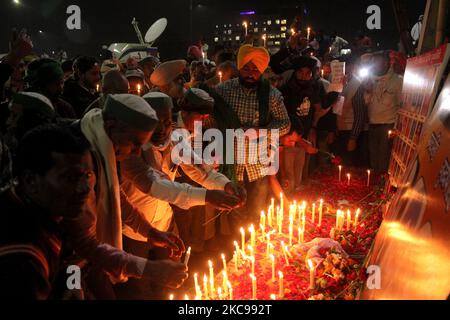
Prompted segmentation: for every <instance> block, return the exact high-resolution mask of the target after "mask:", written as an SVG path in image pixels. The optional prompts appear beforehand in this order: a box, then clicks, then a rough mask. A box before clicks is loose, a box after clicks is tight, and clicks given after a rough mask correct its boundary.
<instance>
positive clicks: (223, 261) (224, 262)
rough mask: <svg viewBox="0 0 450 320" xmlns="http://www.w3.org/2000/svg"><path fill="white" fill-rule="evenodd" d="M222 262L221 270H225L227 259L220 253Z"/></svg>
mask: <svg viewBox="0 0 450 320" xmlns="http://www.w3.org/2000/svg"><path fill="white" fill-rule="evenodd" d="M221 257H222V263H223V271H225V272H227V260H226V259H225V255H224V254H223V253H222V255H221Z"/></svg>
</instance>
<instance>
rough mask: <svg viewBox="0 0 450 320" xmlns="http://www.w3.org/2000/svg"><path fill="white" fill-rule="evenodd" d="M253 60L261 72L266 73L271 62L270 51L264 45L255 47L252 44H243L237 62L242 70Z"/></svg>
mask: <svg viewBox="0 0 450 320" xmlns="http://www.w3.org/2000/svg"><path fill="white" fill-rule="evenodd" d="M249 62H253V64H254V65H255V66H256V67H257V68H258V70H259V72H261V73H264V71H266V69H267V67H268V66H269V62H270V55H269V52H267V50H266V49H265V48H263V47H254V46H252V45H250V44H246V45H243V46H242V47H241V48H240V49H239V53H238V57H237V63H238V69H239V70H241V69H242V68H243V67H244V66H245V65H246V64H247V63H249Z"/></svg>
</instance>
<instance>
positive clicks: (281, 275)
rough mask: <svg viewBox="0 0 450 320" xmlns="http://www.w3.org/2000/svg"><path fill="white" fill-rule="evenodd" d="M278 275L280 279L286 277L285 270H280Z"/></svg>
mask: <svg viewBox="0 0 450 320" xmlns="http://www.w3.org/2000/svg"><path fill="white" fill-rule="evenodd" d="M278 277H279V278H280V279H283V277H284V275H283V272H281V271H278Z"/></svg>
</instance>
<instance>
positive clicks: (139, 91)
mask: <svg viewBox="0 0 450 320" xmlns="http://www.w3.org/2000/svg"><path fill="white" fill-rule="evenodd" d="M137 93H138V96H140V95H141V85H140V84H138V85H137Z"/></svg>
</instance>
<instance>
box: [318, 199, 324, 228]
mask: <svg viewBox="0 0 450 320" xmlns="http://www.w3.org/2000/svg"><path fill="white" fill-rule="evenodd" d="M322 212H323V199H320V204H319V227H320V226H321V225H322Z"/></svg>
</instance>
